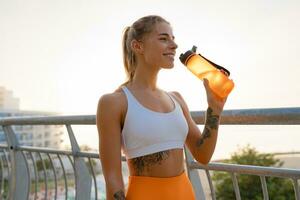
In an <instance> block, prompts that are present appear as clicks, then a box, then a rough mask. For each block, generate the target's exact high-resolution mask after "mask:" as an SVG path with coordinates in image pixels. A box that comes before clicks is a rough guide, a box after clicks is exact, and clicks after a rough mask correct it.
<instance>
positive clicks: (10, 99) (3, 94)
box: [0, 86, 20, 110]
mask: <svg viewBox="0 0 300 200" xmlns="http://www.w3.org/2000/svg"><path fill="white" fill-rule="evenodd" d="M19 102H20V101H19V99H18V98H15V97H14V96H13V92H12V91H10V90H6V89H5V88H4V87H1V86H0V110H1V109H2V110H4V109H5V110H19Z"/></svg>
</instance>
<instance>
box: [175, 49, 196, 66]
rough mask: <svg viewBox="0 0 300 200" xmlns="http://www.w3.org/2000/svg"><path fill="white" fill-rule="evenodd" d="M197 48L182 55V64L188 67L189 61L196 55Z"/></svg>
mask: <svg viewBox="0 0 300 200" xmlns="http://www.w3.org/2000/svg"><path fill="white" fill-rule="evenodd" d="M196 50H197V47H196V46H193V47H192V49H191V50H188V51H187V52H185V53H182V54H180V56H179V60H180V61H181V62H182V64H184V65H186V63H187V61H188V60H189V59H190V58H191V57H192V56H193V55H195V54H196Z"/></svg>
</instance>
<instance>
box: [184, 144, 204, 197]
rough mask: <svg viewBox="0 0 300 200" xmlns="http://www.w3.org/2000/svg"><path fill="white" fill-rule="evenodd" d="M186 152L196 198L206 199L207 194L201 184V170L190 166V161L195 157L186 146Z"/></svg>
mask: <svg viewBox="0 0 300 200" xmlns="http://www.w3.org/2000/svg"><path fill="white" fill-rule="evenodd" d="M184 153H185V161H186V168H187V172H188V176H189V179H190V181H191V183H192V185H193V188H194V192H195V195H196V198H197V200H205V194H204V192H203V187H202V184H201V180H200V176H199V172H198V170H197V169H191V168H190V163H191V162H193V161H194V158H193V156H192V154H191V152H190V151H189V149H188V148H187V147H186V146H185V148H184Z"/></svg>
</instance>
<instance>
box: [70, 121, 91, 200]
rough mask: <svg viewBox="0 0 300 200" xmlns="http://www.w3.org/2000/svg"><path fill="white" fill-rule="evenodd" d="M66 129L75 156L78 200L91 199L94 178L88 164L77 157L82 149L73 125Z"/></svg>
mask: <svg viewBox="0 0 300 200" xmlns="http://www.w3.org/2000/svg"><path fill="white" fill-rule="evenodd" d="M66 127H67V131H68V134H69V138H70V142H71V146H72V153H73V156H74V168H75V172H74V173H75V184H76V185H75V191H76V200H83V199H91V189H92V188H91V187H92V177H91V175H90V172H89V170H88V168H87V166H86V163H85V162H84V159H83V158H81V157H78V156H77V155H76V154H77V152H80V148H79V146H78V143H77V141H76V138H75V136H74V133H73V130H72V127H71V125H69V124H67V125H66Z"/></svg>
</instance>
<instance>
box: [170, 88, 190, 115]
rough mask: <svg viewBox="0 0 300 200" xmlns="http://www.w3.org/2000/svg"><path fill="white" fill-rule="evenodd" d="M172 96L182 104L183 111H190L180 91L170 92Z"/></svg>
mask: <svg viewBox="0 0 300 200" xmlns="http://www.w3.org/2000/svg"><path fill="white" fill-rule="evenodd" d="M168 93H169V94H170V95H172V97H173V98H175V100H176V101H177V102H178V103H179V104H180V106H181V107H182V109H183V110H187V111H188V106H187V104H186V102H185V100H184V98H183V96H182V95H181V94H180V93H179V92H178V91H171V92H168Z"/></svg>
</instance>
